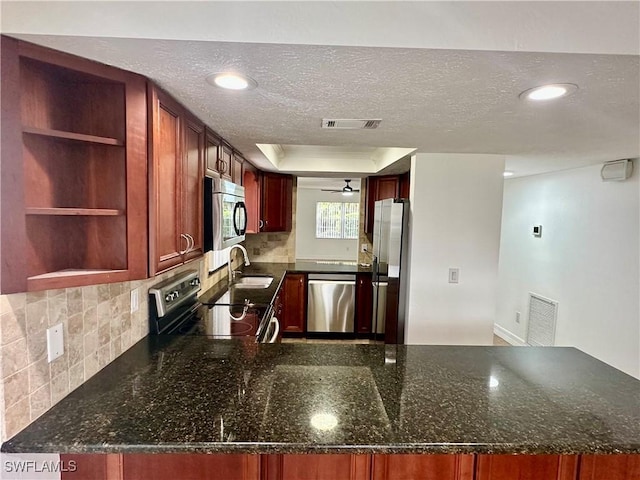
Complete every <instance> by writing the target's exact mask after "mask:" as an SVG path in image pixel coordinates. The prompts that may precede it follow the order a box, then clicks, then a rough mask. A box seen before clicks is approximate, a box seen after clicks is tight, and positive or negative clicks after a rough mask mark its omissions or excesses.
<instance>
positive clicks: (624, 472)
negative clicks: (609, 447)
mask: <svg viewBox="0 0 640 480" xmlns="http://www.w3.org/2000/svg"><path fill="white" fill-rule="evenodd" d="M639 478H640V455H582V456H581V458H580V477H579V479H580V480H637V479H639Z"/></svg>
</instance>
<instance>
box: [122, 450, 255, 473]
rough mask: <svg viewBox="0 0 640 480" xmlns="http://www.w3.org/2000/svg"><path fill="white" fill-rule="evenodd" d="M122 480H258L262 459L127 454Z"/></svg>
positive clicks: (231, 455)
mask: <svg viewBox="0 0 640 480" xmlns="http://www.w3.org/2000/svg"><path fill="white" fill-rule="evenodd" d="M122 473H123V475H122V477H121V478H122V480H158V479H180V480H206V479H210V480H259V479H260V456H259V455H245V454H237V455H235V454H226V455H224V454H223V455H198V454H188V453H183V454H173V455H172V454H159V455H144V454H139V455H135V454H126V455H123V462H122Z"/></svg>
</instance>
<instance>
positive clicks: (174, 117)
mask: <svg viewBox="0 0 640 480" xmlns="http://www.w3.org/2000/svg"><path fill="white" fill-rule="evenodd" d="M149 97H150V98H151V104H152V107H151V109H152V112H151V118H152V128H151V129H150V131H151V142H152V143H151V152H152V153H151V154H152V159H151V160H152V161H151V168H150V176H151V178H150V193H151V201H150V206H151V208H150V212H149V214H150V222H149V227H150V232H151V241H150V248H149V250H150V251H149V264H150V268H151V273H152V274H153V273H157V272H160V271H163V270H167V269H168V268H171V267H173V266H175V265H179V264H181V263H182V262H183V259H182V254H181V252H182V251H183V250H184V249H186V247H187V246H188V242H187V240H186V239H185V238H184V237H182V236H181V233H182V232H181V227H182V226H181V221H180V218H181V216H180V203H181V196H182V191H181V190H182V181H181V178H182V177H181V176H182V168H183V162H182V123H183V121H184V117H183V112H182V107H181V106H180V105H179V104H178V103H176V102H175V101H174V100H173V99H172V98H171V97H169V96H168V95H166V94H165V93H164V92H162V91H159V90H157V89H155V88H151V89H150V95H149Z"/></svg>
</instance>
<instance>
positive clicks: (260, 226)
mask: <svg viewBox="0 0 640 480" xmlns="http://www.w3.org/2000/svg"><path fill="white" fill-rule="evenodd" d="M263 227H264V222H263V221H262V220H260V225H259V227H258V228H259V229H260V230H262V228H263Z"/></svg>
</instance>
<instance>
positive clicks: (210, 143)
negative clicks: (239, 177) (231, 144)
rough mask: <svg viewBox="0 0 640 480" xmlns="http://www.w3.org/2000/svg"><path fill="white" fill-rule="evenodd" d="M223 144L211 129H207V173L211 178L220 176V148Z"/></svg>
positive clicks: (205, 151)
mask: <svg viewBox="0 0 640 480" xmlns="http://www.w3.org/2000/svg"><path fill="white" fill-rule="evenodd" d="M221 144H222V140H220V138H219V137H218V136H217V135H216V134H215V133H213V132H212V131H211V130H210V129H209V128H206V127H205V144H204V156H205V173H206V174H207V175H208V176H210V177H215V176H218V175H220V173H219V172H218V148H220V145H221Z"/></svg>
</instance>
